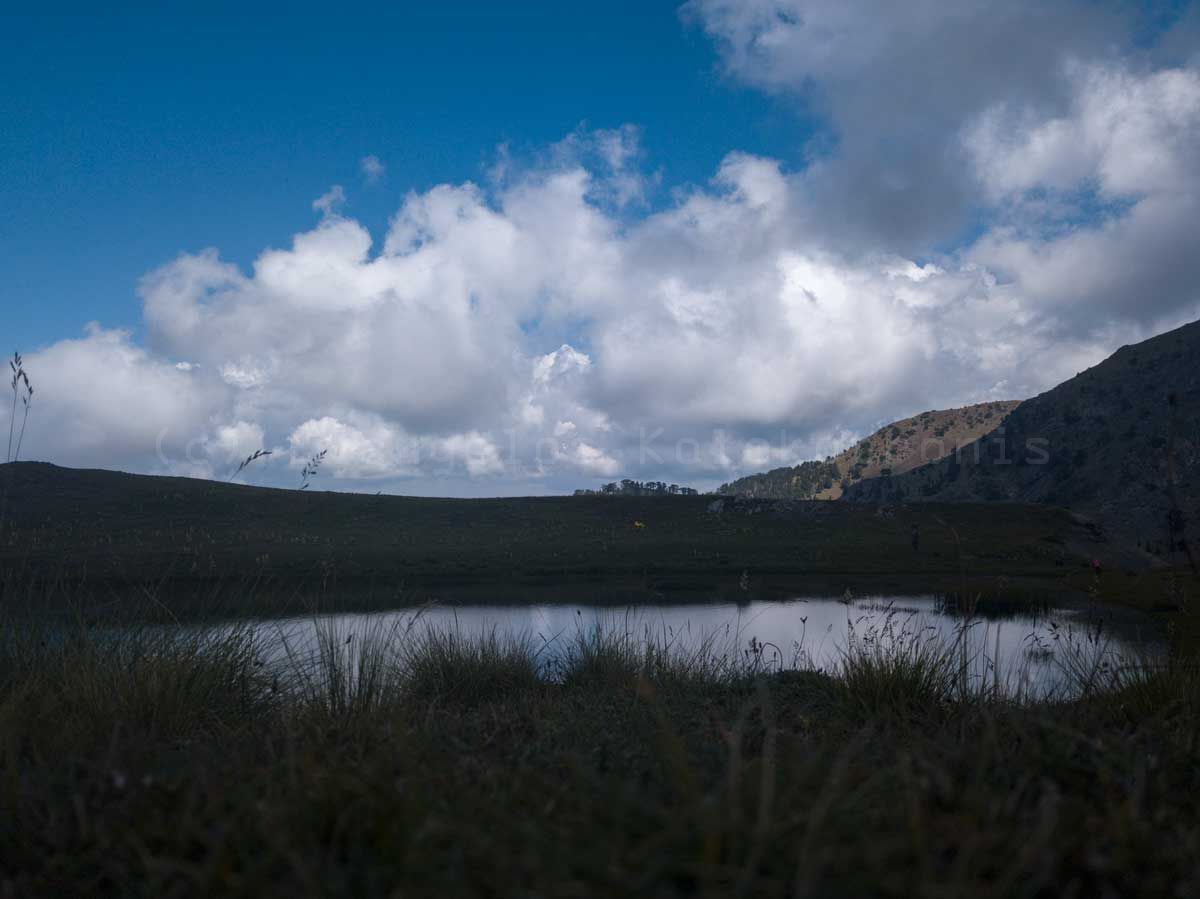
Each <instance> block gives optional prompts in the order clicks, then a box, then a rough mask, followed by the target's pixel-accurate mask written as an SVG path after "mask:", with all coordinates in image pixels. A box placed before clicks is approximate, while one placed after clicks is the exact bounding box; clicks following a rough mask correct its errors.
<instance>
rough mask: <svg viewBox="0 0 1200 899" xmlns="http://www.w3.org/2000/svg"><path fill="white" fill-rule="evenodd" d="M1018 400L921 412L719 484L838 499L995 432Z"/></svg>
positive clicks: (725, 489) (764, 493)
mask: <svg viewBox="0 0 1200 899" xmlns="http://www.w3.org/2000/svg"><path fill="white" fill-rule="evenodd" d="M1018 405H1019V403H1018V402H1017V401H1016V400H1005V401H1001V402H992V403H979V404H978V405H974V406H964V407H962V408H961V409H943V410H940V411H929V412H922V413H921V414H920V415H914V416H912V417H911V418H905V419H901V420H900V421H896V422H893V423H892V424H890V425H887V426H886V427H883V428H880V429H879V430H878V431H876V432H875V433H874V434H872V435H871V436H870V437H866V438H864V439H863V440H860V441H858V443H856V444H854V445H853V446H851V447H849V448H848V449H846V450H844V451H842V452H841V453H839V454H838V455H837V456H834V457H831V458H828V459H825V460H824V461H815V460H814V461H810V462H802V463H800V464H799V465H795V466H790V467H785V468H776V469H773V470H772V471H768V472H764V473H762V474H753V475H749V476H747V477H744V478H739V479H738V480H736V481H733V482H731V483H728V484H723V485H721V487H720V488H718V490H717V492H718V493H721V494H727V495H734V494H738V495H743V496H753V497H770V498H775V499H783V498H791V499H838V498H839V497H841V495H842V493H843V492H844V490H846V489H847V488H848V487H850V486H851V485H854V484H857V483H858V482H859V481H862V480H865V479H867V478H874V477H878V476H880V475H881V474H883V473H887V474H900V473H903V472H906V471H910V470H912V469H914V468H917V467H919V466H921V465H924V464H926V463H927V462H930V461H932V460H934V459H940V458H942V457H943V456H946V455H948V454H949V453H952V452H954V450H955V449H956V448H957V447H960V446H963V445H965V444H967V443H970V442H972V441H974V440H976V439H978V438H979V437H981V436H983V435H984V434H986V433H988V432H989V431H991V430H993V429H994V428H995V427H996V426H997V425H999V424H1000V422H1002V421H1003V420H1004V417H1005V416H1006V415H1008V414H1009V413H1010V412H1012V410H1013V409H1015V408H1016V407H1017V406H1018Z"/></svg>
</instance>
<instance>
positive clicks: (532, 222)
mask: <svg viewBox="0 0 1200 899" xmlns="http://www.w3.org/2000/svg"><path fill="white" fill-rule="evenodd" d="M1088 8H1089V9H1091V8H1092V7H1091V6H1089V7H1088ZM688 9H689V15H690V16H691V17H692V18H693V19H694V20H695V21H698V22H700V23H701V25H702V26H703V27H704V28H705V29H706V30H707V31H708V32H709V33H710V34H711V35H712V36H713V38H714V39H715V40H716V41H717V42H718V45H719V46H720V48H721V49H722V53H723V57H724V59H725V63H726V68H727V70H728V71H729V72H730V74H731V75H732V76H733V77H737V78H740V79H743V80H745V81H747V82H750V83H752V84H755V85H757V86H759V87H761V88H763V89H769V90H774V91H779V92H782V93H786V94H788V95H789V96H792V97H794V99H795V102H797V103H803V104H808V105H810V106H811V107H812V108H818V109H820V110H821V114H822V115H823V116H825V117H826V118H827V120H828V122H829V128H828V130H827V136H828V140H826V141H824V142H821V143H819V144H816V145H814V146H813V147H811V148H810V152H809V154H808V156H807V157H806V158H805V160H804V161H803V164H801V165H796V164H795V163H794V162H793V163H791V164H789V163H785V162H783V161H780V160H775V159H768V158H763V157H761V156H757V155H754V154H750V153H746V152H742V151H738V150H736V149H731V152H730V153H729V154H728V156H727V157H726V158H725V159H724V160H723V161H722V162H721V164H720V165H719V167H718V168H717V170H716V171H715V172H714V173H713V175H712V178H711V180H710V181H708V182H707V183H704V184H693V185H678V186H676V188H675V189H674V190H673V191H672V192H671V200H670V201H669V202H667V203H666V204H665V205H662V206H661V207H660V208H654V209H650V208H648V207H647V206H646V205H645V197H646V196H647V186H648V185H650V184H652V183H653V181H654V179H656V178H657V177H658V175H657V174H656V173H654V172H653V170H652V169H651V168H650V165H651V164H652V161H650V160H647V159H645V154H644V152H643V150H642V148H641V144H640V140H639V132H638V130H637V129H636V128H632V127H622V128H617V129H610V130H600V131H587V130H585V129H580V130H577V131H575V132H573V133H572V134H570V135H568V136H567V137H566V138H564V140H562V141H560V142H559V143H557V144H555V145H554V146H552V147H548V148H546V150H545V152H544V153H541V154H537V156H536V158H535V159H534V160H533V161H532V162H528V161H518V160H514V159H513V158H512V156H511V155H510V154H508V153H507V152H505V153H502V154H501V161H502V163H503V165H502V166H499V167H498V168H496V169H495V170H493V172H492V176H491V180H490V183H489V184H487V185H481V184H475V183H471V182H465V183H459V184H440V185H436V186H434V187H432V188H430V189H428V190H425V191H423V192H412V193H410V194H408V195H407V196H406V197H405V198H404V199H403V202H402V203H401V204H400V207H399V209H398V210H397V211H396V213H395V215H394V216H393V217H392V219H391V221H390V223H389V225H388V227H387V229H386V231H385V232H384V233H382V234H375V235H373V234H371V233H370V232H369V231H368V230H367V229H366V228H365V227H364V226H363V225H362V224H361V223H360V222H358V221H355V220H354V219H353V218H350V217H347V216H345V215H343V214H342V212H341V209H342V206H343V203H344V199H345V195H344V192H343V191H342V190H341V189H340V188H337V187H335V188H333V189H331V191H330V192H329V193H327V194H326V195H325V196H324V197H322V198H320V199H319V200H318V201H317V202H316V203H314V208H316V209H317V211H318V212H320V213H321V219H320V221H319V222H318V223H317V224H316V225H315V226H314V227H312V228H310V229H309V230H307V231H303V232H301V233H298V234H296V235H295V236H294V237H293V239H292V240H291V243H290V245H289V246H285V247H281V248H274V249H269V250H265V251H263V252H262V253H261V254H260V255H259V257H258V258H257V259H256V260H255V261H254V263H253V265H252V266H250V267H249V268H248V269H242V268H239V267H238V266H235V265H233V264H231V263H228V262H226V261H224V260H222V258H221V256H220V253H219V252H218V250H216V249H209V250H204V251H201V252H197V253H189V254H183V255H181V256H179V257H178V258H176V259H174V260H171V261H168V262H166V263H165V264H164V265H162V266H161V267H159V268H158V269H156V270H154V271H152V272H150V273H148V274H147V275H146V277H145V278H144V279H143V280H142V282H141V285H140V294H141V297H142V300H143V307H144V326H145V328H144V331H145V338H144V340H143V341H142V342H140V343H138V342H135V341H133V339H132V338H131V337H130V336H129V335H128V334H126V333H123V332H118V331H108V330H105V329H103V328H100V327H96V328H94V329H93V330H92V331H91V332H89V333H88V334H86V335H84V336H83V337H82V338H80V339H78V340H69V341H62V342H60V343H58V344H55V345H53V346H51V347H49V348H47V349H45V350H44V351H42V352H40V353H34V354H29V358H28V360H27V361H28V365H27V367H28V368H29V369H30V371H31V373H34V374H35V375H37V374H39V373H48V372H51V371H53V372H55V374H53V375H49V374H46V375H45V376H44V377H43V378H42V381H41V382H40V383H39V397H41V396H43V395H44V396H45V403H44V406H43V407H42V408H41V409H40V410H39V411H40V412H41V414H42V416H43V417H44V420H45V430H44V431H43V432H42V434H43V436H42V437H41V438H40V439H42V440H43V442H42V443H41V444H40V445H39V444H38V443H36V442H34V443H31V447H32V448H35V449H36V451H37V452H38V454H40V455H41V456H42V457H44V458H49V459H54V460H58V461H65V462H68V463H71V464H77V463H80V462H85V463H87V464H106V465H120V466H126V467H132V468H136V469H138V470H172V471H185V472H189V473H197V474H203V475H206V476H215V475H223V473H224V472H226V471H227V469H228V467H229V464H230V463H231V462H234V461H236V460H237V459H238V458H239V456H240V457H242V458H244V456H245V454H247V453H249V452H252V451H253V450H254V449H257V448H259V446H262V447H271V448H272V449H274V450H275V452H274V454H273V455H272V457H271V458H270V459H269V460H267V461H266V462H264V463H262V464H261V465H257V467H256V468H255V469H254V471H253V472H251V473H250V475H249V476H250V477H252V478H259V479H261V480H265V481H270V482H276V483H289V482H290V481H291V480H292V479H294V478H295V475H296V471H295V469H298V468H299V467H300V466H302V465H303V464H304V462H305V461H307V459H309V458H310V457H311V456H312V455H313V454H315V453H318V452H320V451H322V450H327V451H328V452H327V456H326V462H325V466H324V467H323V469H322V476H323V477H328V478H330V479H331V480H333V481H336V482H339V483H340V484H342V485H347V486H352V485H353V483H354V482H355V481H366V482H370V484H371V485H372V486H374V485H375V484H380V483H382V485H383V486H390V485H391V484H393V483H394V484H395V485H396V489H401V490H403V489H420V490H422V491H424V492H441V493H463V494H471V493H497V492H514V491H519V490H522V489H528V490H537V491H539V492H541V491H562V490H569V489H570V488H572V487H575V486H583V485H590V484H593V483H594V482H595V480H596V479H601V478H603V479H611V478H614V477H619V476H630V477H639V478H655V479H659V478H661V479H664V480H674V481H678V482H682V483H692V484H694V485H696V486H699V487H710V486H713V485H715V484H716V483H719V482H721V481H723V480H728V479H729V478H731V477H734V476H737V475H738V474H742V473H745V472H747V471H753V470H757V469H760V468H764V467H770V466H774V465H782V464H788V463H791V462H795V461H798V460H800V459H804V458H812V457H822V456H825V455H828V454H831V453H833V452H836V451H837V450H839V449H841V448H842V447H844V446H845V445H846V444H847V443H849V442H850V441H851V440H852V439H853V438H854V437H856V436H858V435H861V434H863V433H865V432H868V431H870V430H872V429H873V428H875V427H877V426H879V425H882V424H884V423H886V422H887V421H889V420H892V419H895V418H899V417H903V416H905V415H909V414H912V413H915V412H918V411H920V410H922V409H927V408H934V407H947V406H955V405H962V404H964V403H968V402H976V401H981V400H985V399H997V398H1013V397H1015V398H1020V397H1024V396H1029V395H1031V394H1034V393H1036V392H1038V391H1041V390H1044V389H1046V388H1048V387H1050V386H1052V385H1053V384H1055V383H1057V382H1058V381H1061V380H1062V379H1064V378H1067V377H1070V376H1071V375H1073V374H1075V373H1076V372H1077V371H1079V370H1080V369H1082V368H1084V367H1086V366H1088V365H1091V364H1094V363H1095V362H1097V361H1099V360H1100V359H1101V358H1103V357H1104V356H1105V355H1106V354H1107V353H1109V352H1111V351H1112V350H1113V349H1115V348H1116V346H1118V345H1119V344H1121V343H1125V342H1129V341H1131V340H1135V339H1138V338H1140V337H1143V336H1148V335H1149V334H1150V333H1153V332H1155V331H1157V330H1160V329H1162V328H1163V327H1166V326H1169V325H1172V324H1176V323H1179V322H1181V321H1183V320H1186V319H1188V318H1189V317H1195V316H1196V315H1197V313H1198V312H1200V296H1198V295H1197V290H1196V287H1195V284H1196V283H1197V276H1198V275H1200V270H1198V269H1197V266H1198V265H1200V262H1198V261H1197V257H1196V254H1195V253H1194V252H1192V251H1191V250H1190V243H1191V242H1192V241H1193V240H1194V236H1193V235H1194V230H1195V223H1196V221H1197V219H1198V213H1200V208H1198V206H1197V204H1198V203H1200V167H1198V162H1197V160H1198V158H1200V156H1198V155H1197V154H1196V153H1195V152H1194V147H1196V146H1197V145H1200V141H1198V140H1197V138H1200V133H1198V128H1200V126H1198V122H1200V73H1198V71H1197V69H1196V67H1195V61H1194V59H1193V60H1191V61H1188V60H1187V59H1184V60H1183V61H1180V58H1179V54H1178V53H1176V54H1175V55H1174V56H1173V57H1172V59H1173V61H1171V62H1166V61H1160V60H1158V59H1157V58H1156V57H1154V56H1153V54H1148V51H1144V50H1132V49H1124V50H1122V49H1120V45H1119V42H1118V43H1114V41H1115V38H1116V37H1119V36H1121V35H1125V34H1126V33H1127V31H1128V28H1129V23H1128V22H1125V21H1123V20H1122V18H1121V15H1122V14H1118V13H1116V12H1105V11H1104V10H1098V11H1094V12H1095V14H1094V15H1082V14H1081V13H1080V9H1082V7H1076V6H1075V5H1073V4H1072V3H1069V2H1068V3H1063V4H1054V5H1052V6H1050V7H1048V6H1046V5H1045V4H1034V3H1024V2H1016V3H1013V4H1004V5H996V4H990V3H983V2H978V3H976V2H968V3H964V4H957V5H954V6H953V7H949V6H946V5H945V4H941V3H933V2H929V3H924V2H922V3H917V4H915V5H909V6H906V7H905V8H904V9H901V8H900V7H897V6H895V5H893V4H861V3H860V4H844V3H842V4H832V3H816V2H800V0H789V2H784V0H770V2H768V0H751V2H739V3H732V2H725V0H695V2H693V3H692V4H689V7H688ZM1047 29H1049V31H1047ZM1054 29H1057V31H1055V30H1054ZM1123 29H1124V30H1123ZM1047 34H1050V35H1051V37H1047V36H1046V35H1047ZM1055 34H1057V35H1058V36H1057V37H1054V35H1055ZM1114 47H1118V49H1117V50H1114V49H1113V48H1114ZM364 162H365V161H364ZM363 171H364V175H366V173H367V170H366V168H365V166H364V169H363ZM631 210H637V211H636V213H635V214H631ZM967 218H969V219H971V220H973V221H974V222H975V225H974V227H973V229H972V231H971V236H970V238H969V239H963V238H962V237H961V234H962V233H963V232H962V230H961V225H962V222H963V220H964V219H967ZM43 385H45V390H44V391H43V389H42V388H43ZM135 409H136V410H144V411H139V412H138V413H137V414H131V411H130V410H135ZM3 414H5V413H3V412H0V415H3ZM2 423H3V419H2V418H0V424H2ZM36 433H37V429H31V436H32V435H34V434H36ZM50 433H53V434H55V436H56V441H55V442H51V441H49V440H48V439H47V437H46V435H48V434H50ZM164 435H165V436H164ZM256 444H257V445H256Z"/></svg>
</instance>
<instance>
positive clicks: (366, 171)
mask: <svg viewBox="0 0 1200 899" xmlns="http://www.w3.org/2000/svg"><path fill="white" fill-rule="evenodd" d="M358 168H359V171H361V172H362V176H363V180H365V181H366V182H367V184H378V183H379V181H380V180H381V179H382V178H383V176H384V174H385V173H386V172H387V166H385V165H384V164H383V163H382V162H380V161H379V157H378V156H375V155H374V154H372V155H370V156H364V157H363V158H362V159H360V160H359V162H358Z"/></svg>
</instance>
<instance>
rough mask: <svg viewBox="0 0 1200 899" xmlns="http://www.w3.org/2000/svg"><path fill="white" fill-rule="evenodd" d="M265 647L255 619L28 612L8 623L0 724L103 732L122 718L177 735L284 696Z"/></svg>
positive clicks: (57, 732) (139, 729)
mask: <svg viewBox="0 0 1200 899" xmlns="http://www.w3.org/2000/svg"><path fill="white" fill-rule="evenodd" d="M263 649H264V648H263V646H262V645H261V641H260V639H259V637H257V636H256V635H255V634H254V632H253V631H251V630H250V629H247V628H239V627H222V628H217V629H205V630H183V629H177V628H158V627H144V626H132V627H121V628H112V629H109V628H102V629H98V628H94V627H90V626H88V625H86V624H85V623H84V622H82V621H79V620H75V621H61V620H60V621H57V622H39V621H37V620H33V619H28V618H22V619H20V620H11V619H8V620H5V621H4V622H3V624H2V625H0V680H2V681H3V682H4V683H5V684H6V685H7V687H8V689H7V690H6V692H5V694H4V696H3V698H2V699H0V721H2V722H3V724H0V730H3V731H4V732H7V733H20V734H24V735H27V736H29V737H31V738H32V737H36V736H38V735H42V736H44V735H46V734H47V733H52V734H53V735H54V738H55V739H56V740H57V739H62V738H63V737H64V736H65V735H70V737H71V739H73V740H76V741H78V742H79V743H80V744H83V745H88V744H90V743H91V742H94V741H96V740H101V741H102V740H104V739H106V738H108V737H109V736H110V735H111V732H112V729H113V728H114V727H119V728H121V729H123V730H124V731H126V732H127V733H128V734H133V735H140V736H141V737H143V738H145V739H146V740H147V741H153V740H162V739H179V738H184V737H187V736H189V735H192V734H195V733H197V732H201V731H208V730H211V729H212V728H215V727H220V726H222V725H223V724H227V723H231V722H237V721H240V720H243V719H244V718H245V717H246V716H248V715H251V716H252V715H258V714H265V713H266V712H267V711H268V710H269V709H271V708H272V707H273V705H274V703H275V701H276V698H275V696H274V694H273V693H272V690H271V681H270V679H269V678H268V677H267V676H266V673H265V672H264V670H263V669H264V664H263Z"/></svg>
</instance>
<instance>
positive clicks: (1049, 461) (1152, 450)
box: [845, 322, 1200, 553]
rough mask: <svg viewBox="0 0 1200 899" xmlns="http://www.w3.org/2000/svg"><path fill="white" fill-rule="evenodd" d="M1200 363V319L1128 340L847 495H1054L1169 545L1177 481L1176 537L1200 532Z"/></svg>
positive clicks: (1119, 530)
mask: <svg viewBox="0 0 1200 899" xmlns="http://www.w3.org/2000/svg"><path fill="white" fill-rule="evenodd" d="M1198 360H1200V322H1193V323H1192V324H1189V325H1185V326H1183V327H1181V328H1177V329H1176V330H1174V331H1170V332H1168V333H1166V334H1162V335H1160V336H1158V337H1154V338H1151V339H1150V340H1147V341H1144V342H1142V343H1139V344H1136V345H1133V346H1124V347H1122V348H1121V349H1119V350H1117V352H1116V353H1114V354H1113V355H1112V356H1110V357H1109V358H1108V359H1106V360H1105V361H1104V362H1101V363H1100V364H1099V365H1096V366H1094V367H1093V368H1090V369H1088V370H1087V371H1085V372H1082V373H1080V374H1079V375H1077V376H1076V377H1074V378H1071V379H1070V380H1069V381H1066V382H1064V383H1062V384H1060V385H1058V386H1057V387H1055V388H1053V389H1052V390H1049V391H1047V392H1046V393H1043V394H1041V395H1039V396H1037V397H1034V398H1033V399H1030V400H1026V401H1025V402H1024V403H1022V404H1021V405H1020V406H1019V407H1018V408H1017V409H1015V410H1014V411H1013V412H1012V413H1010V414H1009V416H1008V418H1006V419H1005V421H1004V423H1003V426H1002V427H1000V428H997V429H996V430H995V431H993V432H992V433H989V434H987V435H984V436H983V437H981V438H980V439H979V440H976V441H974V442H973V443H971V444H970V445H968V446H966V447H964V448H963V449H962V450H961V451H959V452H958V453H953V454H951V455H950V456H948V457H947V458H945V459H941V460H939V461H937V462H932V463H930V464H927V465H924V466H921V467H919V468H916V469H914V470H913V471H910V472H908V473H907V474H902V475H899V476H895V475H893V476H892V477H877V478H873V479H870V480H864V481H862V482H860V483H858V484H855V485H852V487H851V488H850V490H849V491H848V492H847V494H846V497H845V498H846V499H848V500H852V501H854V500H857V501H886V500H906V501H908V500H931V501H938V502H952V501H967V502H974V501H979V500H1016V501H1021V502H1036V503H1052V504H1054V505H1060V506H1065V507H1067V508H1069V509H1072V510H1073V511H1076V512H1080V513H1083V514H1085V515H1088V516H1089V517H1091V518H1093V519H1094V520H1095V521H1096V522H1097V523H1099V524H1100V525H1101V526H1103V527H1104V528H1106V529H1107V530H1109V531H1110V532H1112V533H1113V534H1115V535H1119V536H1121V537H1123V538H1124V539H1125V540H1127V541H1129V542H1130V543H1138V544H1140V545H1142V546H1148V547H1150V548H1151V549H1152V551H1155V552H1158V553H1162V552H1163V551H1165V550H1166V549H1168V548H1169V546H1170V543H1171V539H1172V538H1171V537H1170V536H1169V528H1168V517H1169V515H1170V509H1171V506H1172V501H1171V498H1170V493H1171V490H1172V480H1173V483H1174V491H1175V494H1176V497H1177V499H1176V502H1177V504H1178V507H1179V509H1180V511H1181V512H1182V515H1183V519H1184V521H1183V522H1182V523H1178V522H1177V526H1176V534H1175V538H1174V539H1175V540H1176V541H1178V539H1180V537H1181V536H1183V535H1184V534H1186V533H1188V532H1189V531H1190V533H1191V534H1192V535H1194V534H1195V533H1196V518H1197V512H1198V511H1200V501H1198V496H1197V494H1198V492H1200V429H1198V423H1200V371H1198V369H1197V361H1198ZM1172 397H1173V401H1172ZM1172 402H1173V404H1172ZM1169 460H1173V465H1174V469H1175V476H1174V479H1172V478H1171V477H1169V472H1168V464H1169ZM1179 524H1182V525H1183V526H1184V527H1185V528H1186V530H1184V531H1180V530H1179V529H1178V527H1179Z"/></svg>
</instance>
